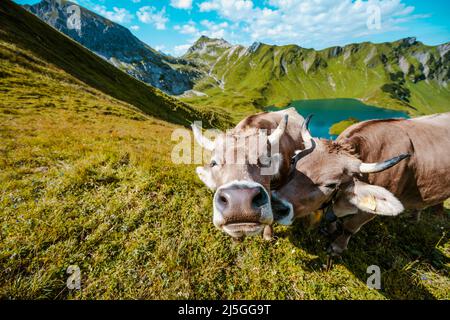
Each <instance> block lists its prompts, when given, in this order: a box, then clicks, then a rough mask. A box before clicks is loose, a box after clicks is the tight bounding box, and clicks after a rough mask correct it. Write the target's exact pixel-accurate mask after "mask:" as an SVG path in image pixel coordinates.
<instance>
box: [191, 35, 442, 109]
mask: <svg viewBox="0 0 450 320" xmlns="http://www.w3.org/2000/svg"><path fill="white" fill-rule="evenodd" d="M218 43H219V45H217V44H218ZM224 43H225V44H226V45H224ZM182 57H183V59H186V60H188V61H191V62H192V63H195V64H197V65H198V66H199V67H200V68H202V69H203V70H204V71H205V72H204V74H206V75H207V76H204V77H202V78H201V79H200V80H199V81H197V82H196V84H195V86H194V90H195V91H196V92H198V93H200V94H197V95H195V96H191V97H186V98H183V99H185V100H186V101H189V102H192V103H194V104H199V105H205V106H206V105H214V104H215V105H217V106H218V107H219V108H224V106H230V107H234V108H235V109H237V110H246V109H247V110H248V107H246V106H245V105H246V104H248V105H253V106H254V107H255V108H256V109H261V108H263V107H264V106H267V105H286V104H287V103H289V102H290V101H292V100H296V99H321V98H356V99H359V100H361V101H363V102H367V103H371V104H373V105H375V106H380V107H387V108H392V109H401V110H406V111H408V112H410V113H411V114H424V113H433V112H440V111H443V110H448V109H450V108H449V106H448V102H447V101H449V99H450V90H449V86H448V85H449V81H450V43H444V44H441V45H438V46H427V45H424V44H423V43H421V42H419V41H417V39H416V38H414V37H409V38H404V39H400V40H397V41H393V42H384V43H371V42H362V43H354V44H348V45H345V46H335V47H330V48H325V49H321V50H315V49H310V48H303V47H300V46H298V45H283V46H277V45H269V44H264V43H260V42H254V43H253V44H252V45H251V46H249V47H245V46H241V45H231V44H230V43H228V42H226V41H225V40H223V39H211V38H208V37H205V36H203V37H201V38H200V39H199V40H198V41H197V42H195V43H194V45H193V46H192V47H191V48H189V49H188V50H187V52H186V54H185V55H183V56H182ZM211 97H214V98H211ZM244 112H245V111H244Z"/></svg>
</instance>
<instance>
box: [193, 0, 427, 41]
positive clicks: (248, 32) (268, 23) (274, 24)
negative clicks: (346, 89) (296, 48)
mask: <svg viewBox="0 0 450 320" xmlns="http://www.w3.org/2000/svg"><path fill="white" fill-rule="evenodd" d="M265 3H267V4H268V5H269V6H267V5H266V6H265V7H258V6H255V4H254V3H253V1H251V0H207V1H203V2H201V3H200V4H199V10H200V11H202V12H209V11H215V12H216V13H217V14H218V15H219V16H220V17H222V18H223V19H225V20H227V21H229V22H232V23H233V25H235V24H236V23H238V24H239V25H240V28H239V29H240V34H239V35H238V36H239V37H240V39H245V40H246V41H248V40H253V41H256V40H257V41H266V42H269V43H278V44H285V43H297V44H299V45H303V46H312V47H315V48H318V47H319V48H320V47H326V46H330V45H335V44H337V43H342V42H348V40H349V39H352V38H357V37H362V36H367V35H374V34H380V33H388V32H390V31H394V30H398V29H399V28H400V27H401V24H403V23H405V22H407V21H411V20H412V19H418V18H422V16H419V15H414V14H413V11H414V7H411V6H407V5H405V4H404V3H403V2H402V0H369V1H362V0H356V1H351V0H342V1H336V0H302V1H299V0H268V1H266V2H265ZM373 8H375V10H373ZM374 11H377V12H379V13H380V18H381V19H380V21H381V24H380V28H369V27H368V21H369V20H370V15H371V14H373V12H374ZM226 29H227V28H226V27H223V28H216V36H218V35H219V36H220V35H221V34H225V35H226V34H227V30H226ZM208 30H210V31H212V27H210V28H209V29H208ZM237 32H239V31H237Z"/></svg>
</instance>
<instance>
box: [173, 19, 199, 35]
mask: <svg viewBox="0 0 450 320" xmlns="http://www.w3.org/2000/svg"><path fill="white" fill-rule="evenodd" d="M173 28H174V29H175V30H177V31H178V32H180V33H181V34H198V29H197V27H196V23H195V22H194V21H192V20H191V21H189V22H188V23H186V24H184V25H176V26H174V27H173Z"/></svg>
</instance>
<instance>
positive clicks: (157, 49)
mask: <svg viewBox="0 0 450 320" xmlns="http://www.w3.org/2000/svg"><path fill="white" fill-rule="evenodd" d="M154 48H155V50H156V51H163V50H164V49H165V48H166V46H165V45H163V44H161V45H156V46H155V47H154Z"/></svg>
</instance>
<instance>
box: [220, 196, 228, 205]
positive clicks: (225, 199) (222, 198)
mask: <svg viewBox="0 0 450 320" xmlns="http://www.w3.org/2000/svg"><path fill="white" fill-rule="evenodd" d="M219 201H220V202H221V203H222V204H223V205H226V204H227V203H228V200H227V198H226V197H225V196H219Z"/></svg>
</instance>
